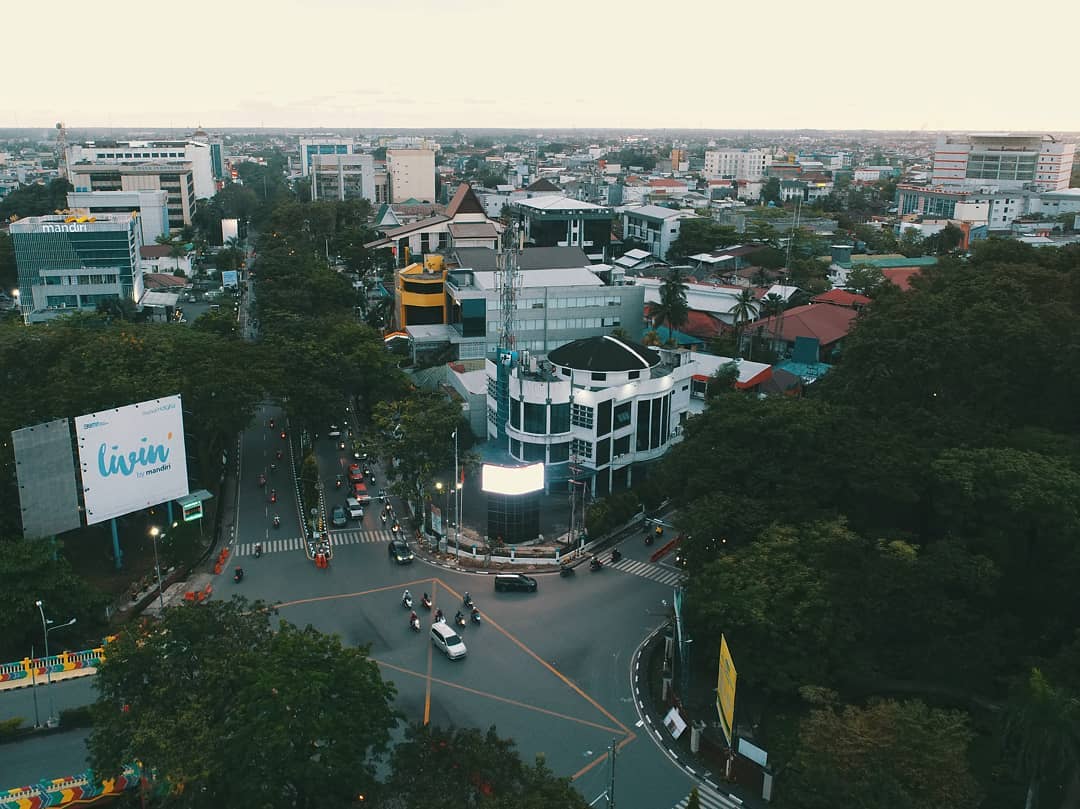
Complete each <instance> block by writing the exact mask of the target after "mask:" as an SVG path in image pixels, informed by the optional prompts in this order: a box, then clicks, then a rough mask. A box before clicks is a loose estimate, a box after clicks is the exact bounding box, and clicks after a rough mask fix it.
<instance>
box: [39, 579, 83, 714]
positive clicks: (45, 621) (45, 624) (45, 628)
mask: <svg viewBox="0 0 1080 809" xmlns="http://www.w3.org/2000/svg"><path fill="white" fill-rule="evenodd" d="M34 604H35V605H37V608H38V612H39V613H41V630H42V632H44V633H45V677H46V678H47V679H48V683H49V684H48V687H47V690H48V692H49V718H48V720H46V722H45V724H46V725H48V726H49V727H52V725H53V724H55V722H56V716H55V714H56V711H55V710H54V709H53V696H52V668H50V666H49V633H50V632H52V631H53V630H54V629H63V628H64V627H67V626H71V625H72V624H74V623H75V620H76V619H74V618H72V619H71V620H70V621H68V622H67V623H66V624H57V625H56V626H49V624H51V623H54V622H53V621H52V620H51V619H49V618H46V617H45V608H44V607H43V606H42V604H41V601H40V600H38V601H35V602H34Z"/></svg>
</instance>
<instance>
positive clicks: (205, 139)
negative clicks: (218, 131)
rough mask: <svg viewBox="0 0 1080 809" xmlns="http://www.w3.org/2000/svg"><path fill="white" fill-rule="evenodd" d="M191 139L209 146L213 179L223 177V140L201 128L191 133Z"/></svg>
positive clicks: (221, 178) (222, 178)
mask: <svg viewBox="0 0 1080 809" xmlns="http://www.w3.org/2000/svg"><path fill="white" fill-rule="evenodd" d="M191 139H192V140H194V141H198V142H199V143H205V144H207V145H208V146H209V147H210V171H211V172H213V174H214V179H215V180H224V179H225V141H223V140H222V139H221V138H218V137H213V136H211V135H210V134H208V133H206V132H204V131H203V130H202V129H196V130H195V131H194V132H193V133H191Z"/></svg>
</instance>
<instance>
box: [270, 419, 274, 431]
mask: <svg viewBox="0 0 1080 809" xmlns="http://www.w3.org/2000/svg"><path fill="white" fill-rule="evenodd" d="M270 429H271V430H272V429H274V420H273V419H270Z"/></svg>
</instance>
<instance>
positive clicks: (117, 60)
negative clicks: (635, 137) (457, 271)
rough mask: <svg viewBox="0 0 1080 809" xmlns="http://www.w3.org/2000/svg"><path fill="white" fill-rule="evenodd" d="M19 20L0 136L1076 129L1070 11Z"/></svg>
mask: <svg viewBox="0 0 1080 809" xmlns="http://www.w3.org/2000/svg"><path fill="white" fill-rule="evenodd" d="M3 7H4V8H3V13H2V16H0V19H2V23H3V28H4V29H6V30H7V31H9V32H18V36H8V37H5V42H4V48H5V51H6V52H5V54H4V57H5V58H4V62H5V64H6V65H7V68H6V69H5V74H6V75H5V82H4V83H3V85H0V127H49V126H52V125H53V124H54V123H56V122H57V121H64V122H65V123H66V124H67V125H68V126H69V127H71V128H82V127H99V126H105V127H119V128H124V127H132V128H139V127H147V128H149V127H180V128H184V127H192V128H193V127H195V126H198V125H201V126H203V127H204V128H207V129H213V128H215V127H258V126H264V127H270V128H281V127H290V128H291V127H298V128H325V129H334V128H357V129H364V128H366V127H372V128H375V127H380V128H381V127H402V128H416V127H420V128H423V127H431V128H462V129H464V128H472V127H482V128H493V127H508V128H525V129H532V128H535V129H537V130H542V129H544V128H552V129H555V128H561V129H565V128H578V127H580V128H599V127H605V128H619V129H622V128H672V129H675V128H693V129H899V130H931V131H933V130H943V129H944V130H974V131H985V130H1038V131H1046V132H1068V131H1080V104H1077V103H1076V97H1077V85H1078V83H1080V81H1078V71H1077V68H1076V62H1075V56H1074V51H1073V50H1072V48H1071V47H1070V45H1069V42H1070V39H1071V36H1072V34H1073V33H1074V32H1075V31H1076V30H1078V29H1080V2H1076V0H1039V2H1038V3H1037V4H1033V5H1032V6H1031V7H1029V10H1027V11H1024V12H1023V13H1019V12H1018V11H1017V8H1018V7H1017V6H1015V4H1012V3H1006V2H1005V0H933V1H932V2H931V1H929V0H909V1H908V2H904V3H894V2H884V0H861V1H860V2H852V1H851V0H815V2H794V0H774V2H771V3H762V2H735V1H734V0H685V1H684V2H674V3H657V2H645V0H619V1H618V2H616V0H543V2H529V3H511V2H499V1H498V0H302V2H301V1H299V0H263V1H262V2H254V0H184V2H180V3H137V4H121V5H119V6H109V5H106V6H95V5H83V6H75V5H73V6H71V7H70V10H68V11H63V12H62V13H59V14H49V15H44V14H42V11H41V7H40V6H39V5H38V4H37V3H31V2H29V0H5V2H4V3H3ZM65 57H67V58H65Z"/></svg>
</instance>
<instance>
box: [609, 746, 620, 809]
mask: <svg viewBox="0 0 1080 809" xmlns="http://www.w3.org/2000/svg"><path fill="white" fill-rule="evenodd" d="M608 749H609V750H610V751H611V754H610V758H611V782H610V783H609V784H608V793H607V805H608V809H615V753H616V751H617V750H618V748H617V747H615V740H614V739H612V740H611V746H610V747H609V748H608Z"/></svg>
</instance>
